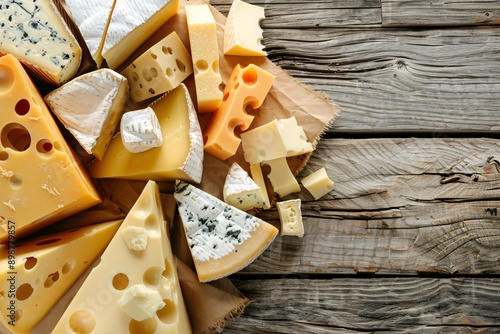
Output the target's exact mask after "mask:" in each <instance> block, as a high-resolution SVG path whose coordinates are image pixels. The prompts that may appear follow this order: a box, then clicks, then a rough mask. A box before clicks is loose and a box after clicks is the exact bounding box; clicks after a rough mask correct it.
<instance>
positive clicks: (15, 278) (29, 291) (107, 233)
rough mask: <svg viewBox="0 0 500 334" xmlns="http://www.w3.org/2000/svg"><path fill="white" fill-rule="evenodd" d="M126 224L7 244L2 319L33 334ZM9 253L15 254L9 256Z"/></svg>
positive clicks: (0, 263) (2, 261) (2, 260)
mask: <svg viewBox="0 0 500 334" xmlns="http://www.w3.org/2000/svg"><path fill="white" fill-rule="evenodd" d="M120 223H121V220H119V221H113V222H108V223H101V224H97V225H89V226H85V227H81V228H75V229H71V230H69V231H65V232H59V233H54V234H51V235H47V236H43V237H38V238H35V239H31V240H29V241H25V242H19V243H17V244H16V245H15V246H14V247H15V249H14V248H12V247H9V246H8V245H2V248H1V255H0V268H1V272H0V296H2V298H0V307H1V309H2V312H0V314H1V317H0V319H1V321H2V323H3V325H4V326H5V327H6V328H8V329H9V330H11V331H12V332H13V333H28V332H30V331H31V330H32V329H33V328H34V327H35V326H36V325H37V324H38V323H39V322H40V321H41V320H42V319H43V318H44V317H45V316H46V315H47V314H48V313H49V312H50V310H51V309H52V308H53V307H54V305H55V304H56V303H57V301H58V300H59V299H60V298H61V297H62V296H63V295H64V294H65V293H66V291H67V290H69V288H71V286H72V285H73V284H74V283H75V282H76V281H77V280H78V278H79V277H80V275H82V273H83V272H84V271H85V270H86V269H87V268H88V267H89V266H90V265H91V264H92V262H94V260H95V259H96V258H97V257H98V256H99V255H100V254H101V253H102V252H103V251H104V249H105V248H106V246H107V245H108V243H109V241H110V240H111V238H112V237H113V235H114V234H115V232H116V230H117V229H118V227H119V226H120ZM9 255H11V256H10V257H9Z"/></svg>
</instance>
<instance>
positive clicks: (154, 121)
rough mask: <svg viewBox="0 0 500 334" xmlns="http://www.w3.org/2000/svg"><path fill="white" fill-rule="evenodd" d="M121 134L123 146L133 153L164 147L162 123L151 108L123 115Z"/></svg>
mask: <svg viewBox="0 0 500 334" xmlns="http://www.w3.org/2000/svg"><path fill="white" fill-rule="evenodd" d="M120 133H121V137H122V141H123V146H124V147H125V148H126V149H127V150H129V151H130V152H132V153H139V152H144V151H147V150H150V149H152V148H155V147H160V146H162V145H163V137H162V133H161V127H160V122H159V121H158V117H156V114H155V112H154V110H153V109H152V108H151V107H147V108H145V109H140V110H135V111H129V112H126V113H125V114H123V116H122V120H121V123H120Z"/></svg>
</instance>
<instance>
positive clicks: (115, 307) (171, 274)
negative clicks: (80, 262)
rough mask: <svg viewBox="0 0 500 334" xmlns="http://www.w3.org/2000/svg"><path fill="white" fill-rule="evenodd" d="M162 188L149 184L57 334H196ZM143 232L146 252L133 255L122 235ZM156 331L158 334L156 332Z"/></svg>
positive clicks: (133, 251)
mask: <svg viewBox="0 0 500 334" xmlns="http://www.w3.org/2000/svg"><path fill="white" fill-rule="evenodd" d="M164 219H165V218H164V214H163V208H162V206H161V199H160V193H159V190H158V185H157V184H156V183H155V182H153V181H149V182H148V183H147V184H146V186H145V187H144V190H143V191H142V193H141V194H140V196H139V198H138V199H137V201H136V202H135V204H134V206H133V207H132V208H131V209H130V211H129V213H128V214H127V216H126V217H125V220H124V221H123V223H122V224H121V226H120V229H119V230H118V231H117V232H116V235H115V237H114V238H113V239H112V240H111V242H110V243H109V245H108V247H107V248H106V250H105V251H104V253H103V254H102V256H101V260H100V262H99V264H98V265H97V266H96V267H95V268H94V269H93V270H92V271H91V272H90V274H89V275H88V277H87V278H86V279H85V281H84V282H83V284H82V286H81V287H80V289H79V290H78V292H77V293H76V295H75V297H74V298H73V300H72V301H71V303H70V304H69V305H68V307H67V308H66V310H65V312H64V314H63V315H62V316H61V318H60V319H59V322H58V323H57V324H56V326H55V328H54V330H53V333H54V334H56V333H57V334H65V333H67V334H74V333H81V331H80V332H79V331H78V328H79V327H80V326H84V327H85V326H87V325H88V324H92V326H89V327H91V328H87V329H90V330H87V331H83V332H84V333H130V332H131V330H130V328H134V331H132V333H151V332H153V333H154V332H156V333H178V334H184V333H186V334H189V333H191V332H192V330H191V325H190V322H189V318H188V315H187V312H186V307H185V304H184V299H183V295H182V291H181V286H180V283H179V277H178V274H177V268H176V259H175V257H174V255H173V254H172V249H171V246H170V240H169V236H168V234H167V230H166V223H165V220H164ZM132 226H134V227H139V228H143V229H145V230H146V231H147V233H148V245H147V247H146V248H145V249H144V250H141V251H135V250H130V249H129V247H128V246H127V244H126V242H125V241H124V240H123V236H122V231H123V230H124V229H126V228H128V227H132ZM152 329H154V330H152Z"/></svg>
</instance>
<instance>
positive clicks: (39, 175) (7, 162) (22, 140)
mask: <svg viewBox="0 0 500 334" xmlns="http://www.w3.org/2000/svg"><path fill="white" fill-rule="evenodd" d="M0 106H1V109H0V189H1V191H0V241H5V239H6V237H7V234H8V231H7V225H8V224H10V225H12V224H14V225H15V232H16V237H18V238H20V237H21V236H23V235H26V234H27V233H29V232H33V231H34V230H36V229H40V228H41V227H43V226H45V225H48V224H49V223H52V222H55V221H58V220H61V219H62V218H64V217H67V216H70V215H72V214H74V213H76V212H79V211H82V210H84V209H86V208H89V207H91V206H93V205H95V204H98V203H99V202H100V198H99V195H98V193H97V191H96V190H95V188H94V186H93V184H92V183H91V181H90V179H89V177H88V175H87V173H86V171H85V169H83V167H82V166H81V165H80V164H79V162H78V161H77V160H76V158H75V157H74V155H73V153H72V152H71V149H70V148H69V146H68V145H67V144H66V142H65V140H64V138H63V136H62V135H61V133H60V131H59V129H58V127H57V125H56V123H55V122H54V119H53V118H52V115H51V114H50V111H49V110H48V108H47V106H46V105H45V102H44V101H43V98H42V97H41V96H40V93H39V92H38V90H37V89H36V87H35V86H34V85H33V83H32V81H31V79H30V77H29V76H28V75H27V73H26V71H25V70H24V68H23V67H22V65H21V64H20V63H19V61H17V60H16V58H14V57H13V56H12V55H7V56H3V57H1V58H0Z"/></svg>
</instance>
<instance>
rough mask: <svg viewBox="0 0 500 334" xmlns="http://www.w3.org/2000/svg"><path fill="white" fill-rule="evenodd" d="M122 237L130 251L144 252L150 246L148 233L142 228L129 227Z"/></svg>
mask: <svg viewBox="0 0 500 334" xmlns="http://www.w3.org/2000/svg"><path fill="white" fill-rule="evenodd" d="M122 235H123V238H124V239H125V242H126V243H127V247H128V248H129V249H132V250H135V251H142V250H144V249H146V247H147V246H148V232H147V231H146V230H145V229H144V228H142V227H138V226H127V227H126V228H124V229H123V231H122Z"/></svg>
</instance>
